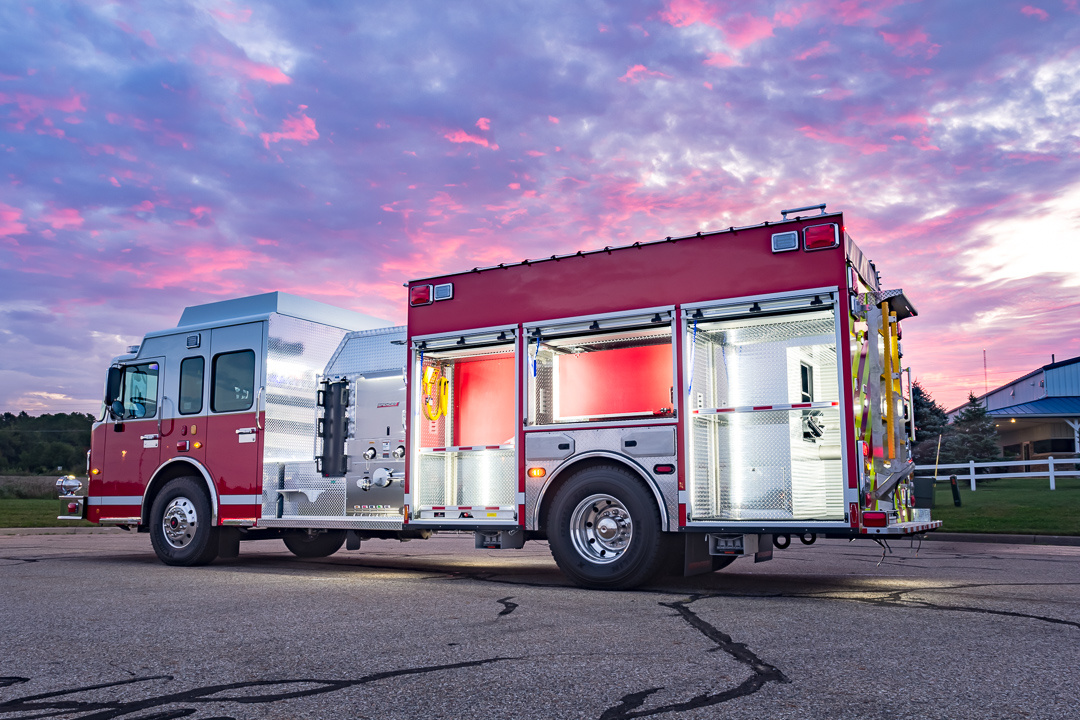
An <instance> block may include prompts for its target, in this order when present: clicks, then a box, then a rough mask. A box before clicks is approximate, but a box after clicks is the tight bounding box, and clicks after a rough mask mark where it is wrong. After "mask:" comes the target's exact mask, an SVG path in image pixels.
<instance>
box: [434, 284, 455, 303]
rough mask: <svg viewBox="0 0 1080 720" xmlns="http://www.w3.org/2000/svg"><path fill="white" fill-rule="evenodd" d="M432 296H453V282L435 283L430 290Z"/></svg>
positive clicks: (438, 297)
mask: <svg viewBox="0 0 1080 720" xmlns="http://www.w3.org/2000/svg"><path fill="white" fill-rule="evenodd" d="M432 297H433V298H434V299H436V300H449V299H451V298H452V297H454V283H443V284H442V285H436V286H435V289H434V290H433V291H432Z"/></svg>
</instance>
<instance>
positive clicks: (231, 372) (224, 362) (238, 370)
mask: <svg viewBox="0 0 1080 720" xmlns="http://www.w3.org/2000/svg"><path fill="white" fill-rule="evenodd" d="M254 398H255V353H254V351H252V350H241V351H240V352H230V353H222V354H221V355H217V356H215V357H214V367H213V380H212V385H211V392H210V409H211V410H213V411H214V412H236V411H238V410H248V409H250V408H251V405H252V403H253V402H254Z"/></svg>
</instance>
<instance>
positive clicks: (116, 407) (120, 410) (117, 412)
mask: <svg viewBox="0 0 1080 720" xmlns="http://www.w3.org/2000/svg"><path fill="white" fill-rule="evenodd" d="M109 414H110V415H112V418H113V420H123V419H124V403H122V402H120V401H119V400H114V401H113V403H112V405H110V406H109Z"/></svg>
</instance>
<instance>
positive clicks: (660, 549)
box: [548, 465, 665, 590]
mask: <svg viewBox="0 0 1080 720" xmlns="http://www.w3.org/2000/svg"><path fill="white" fill-rule="evenodd" d="M660 527H661V526H660V514H659V510H658V508H657V506H656V502H655V501H654V499H653V497H652V495H651V493H649V491H648V489H647V488H646V487H645V486H644V485H643V484H642V482H641V481H640V480H639V479H638V478H637V477H636V476H635V475H633V474H631V473H630V472H628V471H626V470H623V469H622V468H619V467H616V466H613V465H600V466H597V467H591V468H587V469H585V470H582V471H580V472H578V473H575V474H574V475H573V476H572V477H571V478H570V479H569V480H567V481H566V484H565V485H563V486H562V487H561V488H560V489H559V492H558V493H557V494H556V495H555V499H554V500H553V501H552V504H551V512H550V513H549V515H548V540H549V542H550V544H551V554H552V555H553V556H554V557H555V562H556V563H558V565H559V568H560V569H561V570H562V571H563V572H564V573H566V574H567V575H568V576H569V577H570V578H571V579H572V580H573V581H574V582H576V583H577V584H578V585H581V586H583V587H588V588H595V589H600V590H623V589H627V588H632V587H636V586H638V585H640V584H642V583H644V582H646V581H648V580H649V579H650V578H652V577H653V576H654V575H655V574H656V573H657V571H658V570H659V569H660V567H661V565H662V563H663V561H664V558H665V552H664V551H665V546H664V542H663V539H664V538H663V533H662V532H661V530H660Z"/></svg>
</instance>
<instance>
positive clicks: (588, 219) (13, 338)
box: [0, 0, 1080, 414]
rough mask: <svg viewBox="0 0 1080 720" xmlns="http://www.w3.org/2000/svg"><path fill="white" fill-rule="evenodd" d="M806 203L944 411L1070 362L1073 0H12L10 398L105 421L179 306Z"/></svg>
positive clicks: (1, 103)
mask: <svg viewBox="0 0 1080 720" xmlns="http://www.w3.org/2000/svg"><path fill="white" fill-rule="evenodd" d="M820 202H826V203H827V204H828V209H829V210H830V211H833V210H840V211H843V212H844V213H845V222H846V225H847V230H848V232H849V234H850V235H851V236H852V237H853V238H854V240H855V241H856V243H858V244H859V245H860V247H862V248H863V250H864V251H865V252H866V253H867V255H869V256H870V257H871V258H872V259H874V260H875V262H876V263H877V265H878V267H879V269H880V270H881V272H882V279H883V282H884V285H885V286H886V287H889V288H895V287H902V288H903V289H904V291H905V294H906V295H907V296H908V297H909V298H910V299H911V301H912V302H913V303H914V304H915V307H916V308H917V309H918V310H919V316H918V317H917V318H913V319H911V320H908V321H906V322H905V323H904V342H903V349H904V353H905V357H904V360H903V364H904V365H905V366H907V365H910V366H911V367H912V369H913V374H914V375H915V377H917V378H918V379H919V381H920V383H921V384H922V385H923V387H924V388H925V389H927V390H928V391H929V392H930V393H931V394H932V395H933V397H934V398H935V399H936V400H938V402H940V403H941V404H942V405H944V406H946V407H954V406H955V405H957V404H959V403H961V402H962V401H963V400H964V399H965V398H966V396H967V393H968V392H969V391H975V392H976V393H981V392H982V391H983V388H984V382H988V383H989V386H990V387H991V388H993V387H994V386H996V385H999V384H1002V383H1004V382H1006V381H1008V380H1010V379H1012V378H1015V377H1018V376H1020V375H1023V374H1024V373H1026V372H1028V371H1029V370H1032V369H1034V368H1036V367H1038V366H1041V365H1043V364H1046V363H1048V362H1050V360H1051V355H1056V359H1057V360H1062V359H1065V358H1070V357H1075V356H1077V355H1080V293H1078V287H1080V0H1032V2H1030V3H1029V2H1025V1H1024V0H1020V1H1018V2H1012V1H1008V0H954V1H950V0H933V1H931V0H924V1H922V2H919V1H911V0H865V1H862V2H859V1H856V0H738V1H735V0H732V1H708V0H656V1H650V2H645V1H638V0H611V1H610V2H603V1H601V0H545V1H544V2H535V0H528V1H526V2H517V1H515V0H499V1H498V2H470V3H461V2H434V1H432V2H409V1H408V0H397V1H396V2H393V3H383V2H378V3H377V2H344V1H343V2H329V1H322V2H316V1H309V2H299V1H297V0H289V1H288V2H285V1H284V0H282V1H280V2H251V3H249V2H228V1H226V0H205V1H202V0H200V1H191V2H181V1H174V0H153V1H146V2H134V1H131V2H126V1H124V2H93V1H91V0H86V1H85V2H71V3H67V2H58V1H52V2H50V1H49V0H41V1H36V0H35V1H26V2H19V1H17V0H10V1H8V2H4V3H0V412H4V411H9V412H18V411H20V410H25V411H27V412H29V413H30V414H39V413H43V412H75V411H78V412H89V413H96V412H97V411H98V408H99V406H100V402H99V398H100V394H101V388H102V383H103V378H104V372H105V368H106V367H107V365H108V362H109V359H110V358H111V357H113V356H115V355H117V354H120V353H122V352H123V351H124V349H125V347H126V346H127V345H132V344H138V342H139V341H140V339H141V337H142V335H143V334H144V333H145V332H148V331H152V330H159V329H164V328H168V327H173V326H175V325H176V323H177V321H178V320H179V317H180V313H181V311H182V310H183V308H184V307H185V306H188V305H194V304H198V303H202V302H212V301H215V300H223V299H227V298H231V297H238V296H242V295H249V294H256V293H262V292H270V291H274V290H280V291H285V292H290V293H296V294H299V295H304V296H307V297H311V298H313V299H316V300H320V301H323V302H328V303H331V304H335V305H339V306H342V307H347V308H351V309H354V310H358V311H361V312H365V313H368V314H371V315H376V316H379V317H382V318H385V319H387V320H390V321H392V322H395V323H403V322H404V320H405V306H406V296H405V290H404V288H403V287H402V283H403V282H405V281H407V280H410V279H414V278H418V277H424V276H430V275H435V274H439V273H445V272H453V271H457V270H464V269H469V268H472V267H475V266H478V265H492V264H498V263H500V262H512V261H519V260H522V259H525V258H537V257H544V256H550V255H552V254H555V253H566V252H575V251H577V250H582V249H594V248H600V247H604V246H606V245H619V244H628V243H632V242H636V241H647V240H656V239H660V238H663V237H666V236H669V235H685V234H691V233H694V232H697V231H699V230H710V229H721V228H726V227H728V226H731V225H751V224H756V223H760V222H762V221H765V220H770V221H775V220H779V219H780V210H781V209H783V208H790V207H797V206H803V205H810V204H816V203H820ZM984 350H985V352H986V362H987V373H986V376H985V378H984V372H983V351H984Z"/></svg>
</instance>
